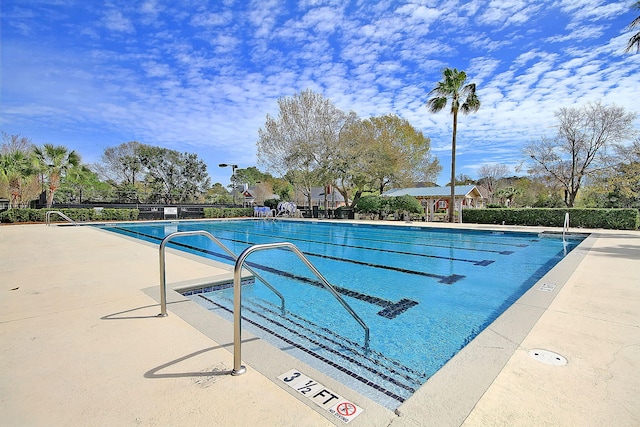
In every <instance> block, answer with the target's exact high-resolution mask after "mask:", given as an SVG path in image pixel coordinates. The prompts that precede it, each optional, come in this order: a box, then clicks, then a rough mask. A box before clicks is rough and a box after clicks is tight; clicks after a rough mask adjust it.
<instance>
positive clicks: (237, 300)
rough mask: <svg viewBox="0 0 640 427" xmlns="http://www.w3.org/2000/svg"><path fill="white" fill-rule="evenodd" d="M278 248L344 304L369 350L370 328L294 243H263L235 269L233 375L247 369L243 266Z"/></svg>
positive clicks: (245, 253)
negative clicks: (244, 360)
mask: <svg viewBox="0 0 640 427" xmlns="http://www.w3.org/2000/svg"><path fill="white" fill-rule="evenodd" d="M278 248H287V249H290V250H291V251H293V253H295V254H296V255H297V256H298V258H300V260H302V261H303V262H304V263H305V264H306V265H307V267H309V269H310V270H311V271H312V272H313V273H314V274H315V275H316V277H317V278H318V279H320V280H321V281H322V284H323V285H324V287H325V288H326V289H327V290H329V292H331V294H333V296H334V297H335V298H336V299H337V300H338V301H339V302H340V304H342V306H343V307H344V308H345V309H346V310H347V311H348V312H349V314H351V316H352V317H353V318H354V319H355V320H356V321H357V322H358V323H359V324H360V326H362V327H363V328H364V346H365V349H366V350H368V349H369V327H368V326H367V325H366V324H365V323H364V322H363V321H362V319H361V318H360V316H358V315H357V314H356V312H355V311H353V309H352V308H351V307H350V306H349V304H347V302H346V301H345V300H343V299H342V297H341V296H340V294H339V293H338V292H337V291H336V290H335V289H334V288H333V286H332V285H331V283H329V282H328V281H327V279H325V277H324V276H323V275H322V274H321V273H320V272H319V271H318V269H317V268H316V267H315V266H314V265H313V264H311V261H309V260H308V259H307V257H306V256H304V254H303V253H302V252H301V251H300V250H299V249H298V248H297V247H296V245H294V244H293V243H288V242H281V243H263V244H259V245H253V246H250V247H248V248H247V249H245V250H244V251H242V253H241V254H240V256H239V257H238V259H237V260H236V265H235V267H234V269H233V370H232V371H231V375H241V374H244V373H245V372H246V371H247V369H246V368H245V367H244V366H242V357H241V354H240V353H241V347H242V340H241V335H242V333H241V320H242V315H241V307H242V290H241V286H240V282H241V280H242V265H243V264H244V262H245V260H246V259H247V257H248V256H249V255H250V254H251V253H253V252H256V251H261V250H266V249H278Z"/></svg>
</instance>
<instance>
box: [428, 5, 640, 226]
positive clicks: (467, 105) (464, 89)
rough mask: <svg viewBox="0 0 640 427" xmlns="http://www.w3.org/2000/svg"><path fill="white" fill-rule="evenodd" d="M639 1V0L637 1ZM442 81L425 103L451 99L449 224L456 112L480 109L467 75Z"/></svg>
mask: <svg viewBox="0 0 640 427" xmlns="http://www.w3.org/2000/svg"><path fill="white" fill-rule="evenodd" d="M639 1H640V0H639ZM442 75H443V77H444V79H443V80H442V81H440V82H438V84H437V86H436V87H435V89H433V90H432V91H431V92H429V96H433V98H431V99H429V100H428V101H427V108H428V109H429V111H430V112H432V113H437V112H438V111H440V110H442V109H443V108H444V107H446V105H447V102H448V101H449V99H451V114H453V135H452V137H451V203H449V222H453V212H454V207H455V206H454V205H455V194H456V189H455V186H456V133H457V131H458V111H462V113H463V114H469V113H475V112H476V111H478V109H479V108H480V99H478V96H477V95H476V85H475V83H468V84H465V82H466V81H467V74H466V73H465V72H464V71H458V70H457V69H456V68H453V69H451V68H445V69H444V70H443V71H442Z"/></svg>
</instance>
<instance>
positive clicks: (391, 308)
mask: <svg viewBox="0 0 640 427" xmlns="http://www.w3.org/2000/svg"><path fill="white" fill-rule="evenodd" d="M114 228H117V229H118V230H121V231H124V232H129V230H127V229H126V228H125V229H123V228H120V227H114ZM131 233H132V234H137V235H140V236H145V237H148V238H151V239H156V240H160V241H162V239H160V238H159V237H156V236H151V235H149V234H145V233H140V232H139V231H135V232H131ZM227 240H228V239H227ZM170 244H172V245H176V246H180V247H183V248H186V249H191V250H194V251H197V252H202V253H206V254H207V255H211V256H215V257H218V258H222V259H225V260H227V261H232V262H233V261H235V260H234V259H233V258H232V257H231V256H230V255H226V254H221V253H218V252H213V251H210V250H208V249H202V248H198V247H197V246H192V245H187V244H184V243H177V242H170ZM337 259H338V260H339V258H337ZM247 264H248V265H249V266H250V267H252V268H256V269H259V270H262V271H266V272H269V273H273V274H276V275H278V276H282V277H286V278H289V279H292V280H296V281H299V282H303V283H307V284H309V285H312V286H316V287H318V288H324V285H323V284H322V282H320V281H318V280H313V279H310V278H308V277H304V276H298V275H296V274H293V273H290V272H288V271H283V270H279V269H276V268H273V267H269V266H266V265H262V264H258V263H254V262H249V261H247ZM415 273H419V272H415ZM425 274H428V273H425ZM431 276H433V277H436V275H431ZM452 276H456V275H452ZM452 276H448V277H444V279H443V280H449V278H450V277H452ZM439 277H442V276H439ZM459 277H460V278H462V277H464V276H459ZM457 280H459V279H457ZM457 280H456V281H457ZM441 282H442V280H441ZM442 283H447V282H442ZM452 283H453V282H452ZM333 288H334V289H335V290H336V292H338V293H340V294H342V295H346V296H350V297H352V298H356V299H359V300H361V301H365V302H368V303H370V304H375V305H377V306H380V307H383V310H381V311H379V312H378V313H377V314H378V315H380V316H382V317H385V318H387V319H395V318H396V317H397V316H399V315H401V314H402V313H404V312H405V311H407V310H408V309H410V308H411V307H413V306H416V305H418V302H417V301H412V300H409V299H406V298H403V299H401V300H400V301H398V302H393V301H389V300H385V299H382V298H378V297H374V296H371V295H367V294H363V293H360V292H356V291H353V290H350V289H347V288H343V287H341V286H336V285H333Z"/></svg>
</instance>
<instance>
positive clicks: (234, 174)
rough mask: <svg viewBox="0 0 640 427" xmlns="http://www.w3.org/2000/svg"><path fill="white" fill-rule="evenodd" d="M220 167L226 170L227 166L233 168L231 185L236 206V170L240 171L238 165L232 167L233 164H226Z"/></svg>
mask: <svg viewBox="0 0 640 427" xmlns="http://www.w3.org/2000/svg"><path fill="white" fill-rule="evenodd" d="M218 166H220V167H221V168H226V167H227V166H228V167H230V168H231V184H232V185H233V186H232V192H233V206H235V205H236V181H235V178H236V169H238V165H232V164H226V163H220V164H219V165H218Z"/></svg>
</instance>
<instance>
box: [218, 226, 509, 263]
mask: <svg viewBox="0 0 640 427" xmlns="http://www.w3.org/2000/svg"><path fill="white" fill-rule="evenodd" d="M222 230H224V231H227V232H230V233H234V232H235V230H233V229H222ZM252 236H264V237H268V238H270V239H273V238H277V237H278V236H274V235H267V234H262V233H256V232H253V233H252ZM322 237H324V236H322ZM283 239H284V237H283ZM286 239H287V240H291V241H296V242H306V243H318V242H319V241H318V240H311V239H302V238H297V237H293V238H292V237H286ZM222 240H227V241H230V242H236V243H244V244H249V245H252V244H256V243H255V242H248V241H246V240H239V239H232V238H222ZM367 240H371V241H377V242H382V243H387V244H388V243H392V244H406V243H404V242H387V241H383V240H374V239H367ZM322 244H324V245H327V246H339V247H343V248H352V249H362V250H367V251H375V252H383V253H391V254H399V255H408V256H415V257H422V258H433V259H444V260H447V261H457V262H468V263H471V264H473V265H478V266H485V265H489V264H491V263H492V262H494V261H492V260H479V261H478V260H473V259H466V258H454V257H447V256H440V255H432V254H425V253H416V252H409V251H398V250H393V249H386V248H372V247H368V246H359V245H350V244H346V243H340V244H338V243H332V242H326V241H324V240H322ZM421 246H425V247H429V246H434V247H438V246H437V245H421ZM440 247H444V246H440ZM447 248H450V247H447ZM457 249H461V250H472V249H469V248H457ZM482 251H483V252H492V253H498V254H501V255H509V254H511V253H513V251H488V250H482ZM305 255H308V256H317V254H313V253H306V252H305Z"/></svg>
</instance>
